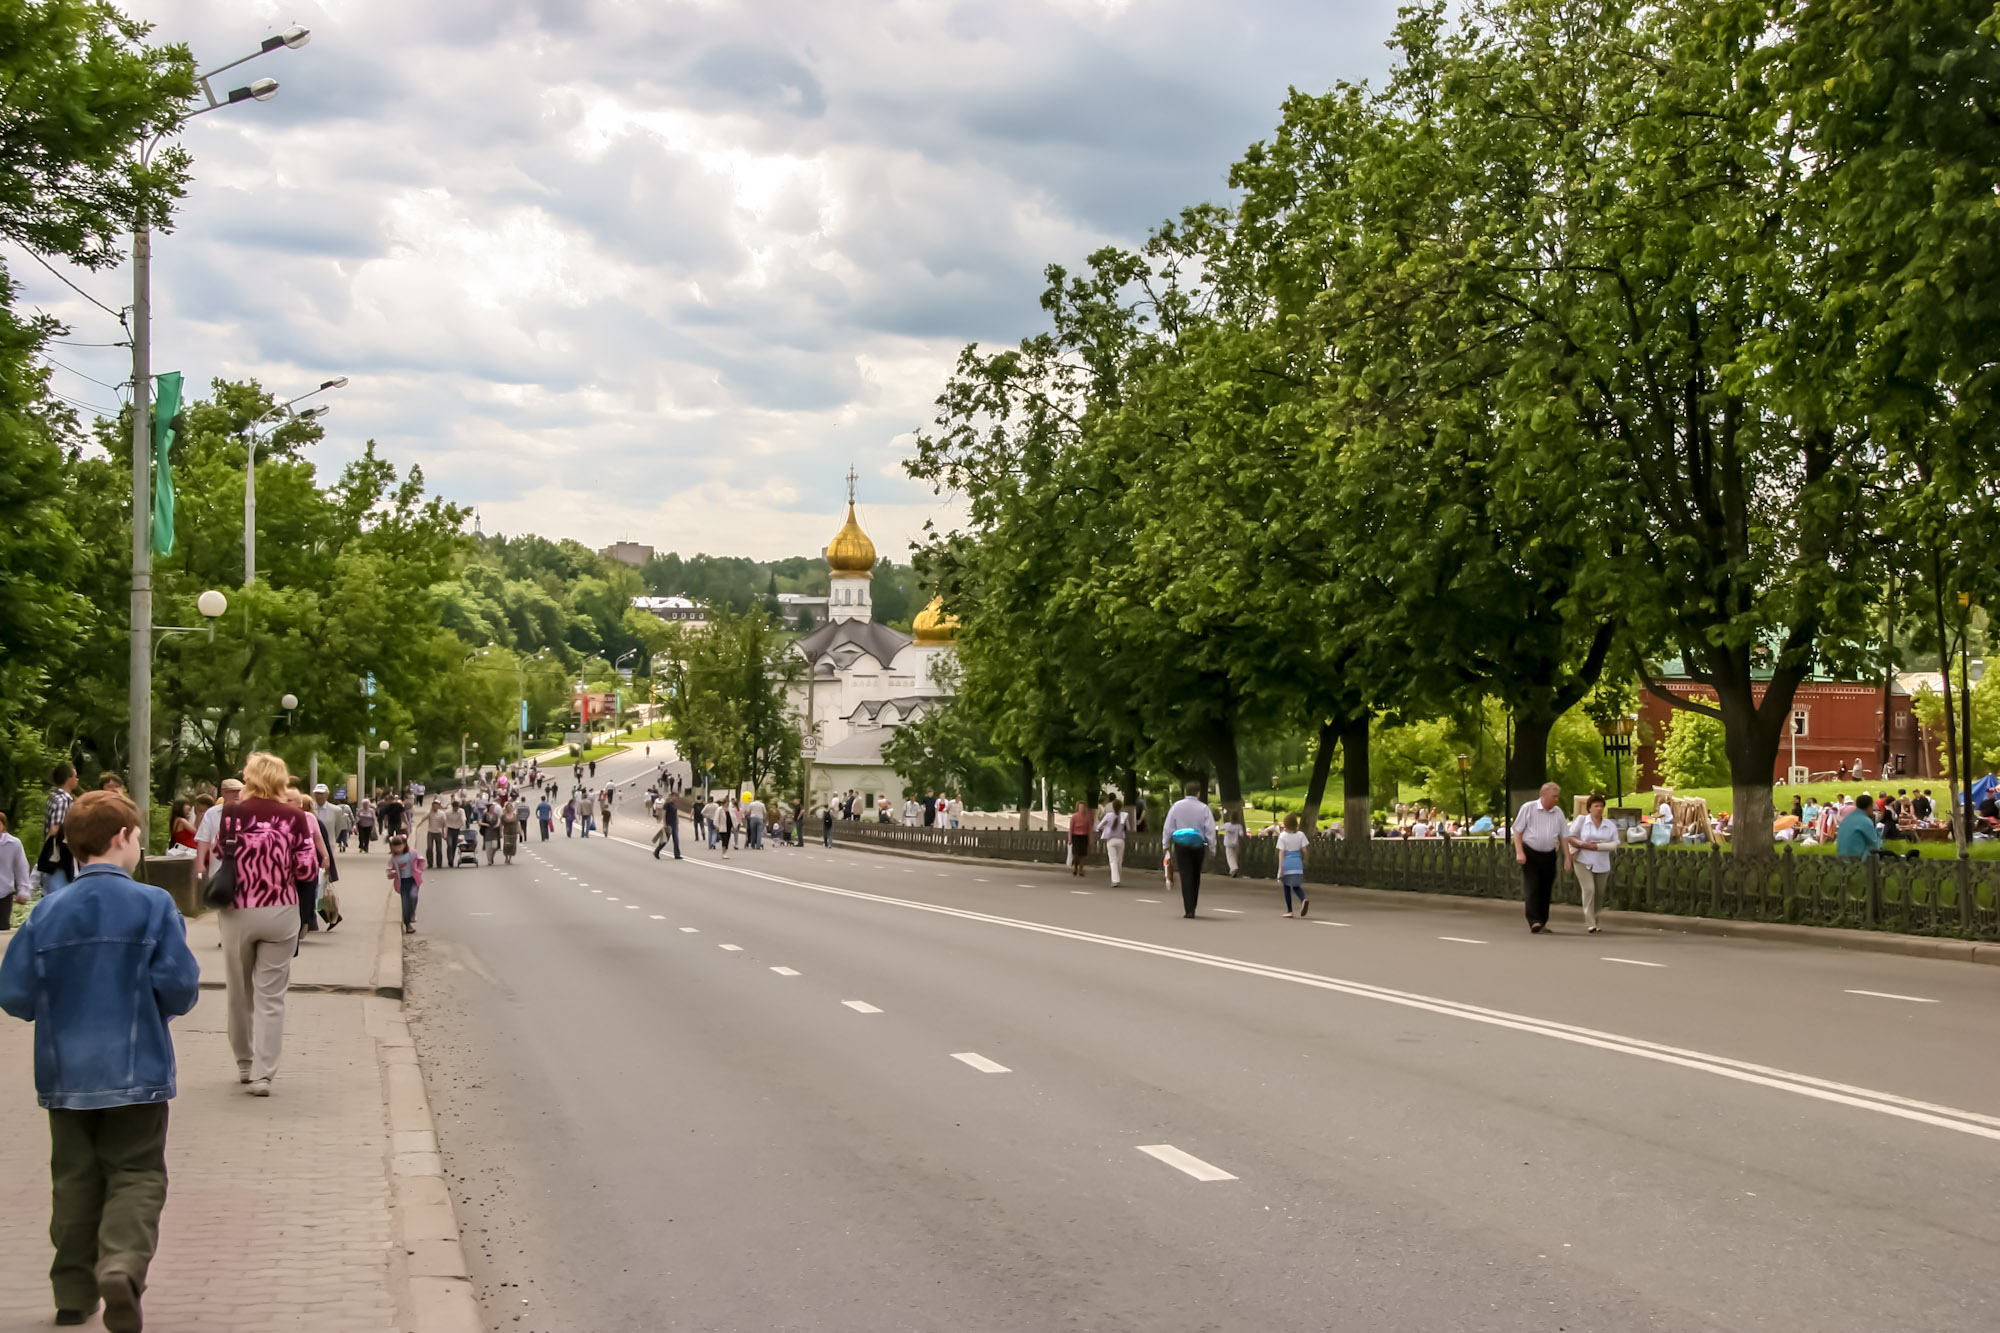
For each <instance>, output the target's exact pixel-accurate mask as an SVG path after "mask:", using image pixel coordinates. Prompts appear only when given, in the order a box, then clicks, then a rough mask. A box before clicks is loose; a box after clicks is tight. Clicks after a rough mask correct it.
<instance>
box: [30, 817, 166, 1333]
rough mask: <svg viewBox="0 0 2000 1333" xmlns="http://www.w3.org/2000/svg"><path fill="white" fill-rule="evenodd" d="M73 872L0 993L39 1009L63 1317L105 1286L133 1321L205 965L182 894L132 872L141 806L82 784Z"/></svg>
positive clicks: (116, 1311)
mask: <svg viewBox="0 0 2000 1333" xmlns="http://www.w3.org/2000/svg"><path fill="white" fill-rule="evenodd" d="M63 834H64V836H65V837H66V838H67V839H68V842H69V848H70V852H71V854H72V855H73V856H75V858H76V861H77V873H76V879H75V881H74V882H73V883H72V884H71V885H70V886H69V887H68V888H66V889H65V890H64V891H63V892H61V893H59V894H56V895H54V896H52V897H47V898H44V899H43V900H42V901H41V903H40V904H39V905H37V906H36V908H35V911H34V913H33V915H31V916H30V917H29V918H28V920H27V922H26V924H24V925H23V926H22V927H21V929H20V930H19V931H18V932H16V933H15V936H14V940H13V943H12V945H11V946H10V947H9V948H8V950H7V956H6V958H5V959H4V960H0V1009H4V1010H5V1011H6V1012H8V1013H10V1014H12V1015H13V1016H14V1017H16V1018H23V1019H28V1020H30V1021H31V1022H33V1023H34V1025H35V1091H36V1093H37V1094H38V1095H39V1098H40V1100H41V1104H42V1105H43V1106H46V1107H47V1108H48V1110H49V1138H50V1141H51V1143H50V1153H49V1175H50V1177H51V1179H52V1183H53V1185H54V1205H53V1209H52V1217H51V1219H50V1222H49V1238H50V1239H51V1240H52V1241H54V1242H55V1247H56V1258H55V1263H54V1264H53V1265H51V1267H50V1268H49V1281H50V1283H51V1285H52V1286H53V1287H54V1288H55V1298H56V1322H57V1323H58V1324H81V1323H83V1322H84V1321H85V1320H87V1319H88V1318H90V1315H91V1312H92V1311H94V1310H95V1309H96V1308H97V1303H98V1301H99V1299H102V1300H103V1302H104V1327H105V1328H107V1329H109V1330H111V1333H139V1330H140V1329H141V1327H142V1325H143V1319H142V1316H141V1313H140V1308H139V1301H140V1296H141V1294H142V1293H143V1292H144V1291H145V1289H146V1269H147V1267H148V1265H150V1264H151V1263H152V1260H153V1251H154V1249H155V1247H156V1246H157V1245H158V1243H159V1237H160V1209H161V1208H162V1207H163V1206H164V1205H165V1203H166V1201H167V1101H168V1100H169V1099H170V1098H171V1097H172V1096H173V1095H174V1043H173V1039H172V1037H171V1036H169V1035H168V1032H167V1020H168V1019H170V1018H173V1017H175V1016H176V1015H179V1014H184V1013H186V1012H187V1011H188V1010H190V1009H192V1008H194V1002H195V996H196V994H197V988H198V986H199V985H200V982H201V969H200V967H199V966H198V965H197V964H196V963H195V960H194V954H193V953H192V952H191V951H190V950H189V949H188V945H187V930H186V927H185V926H184V925H183V924H182V922H181V914H180V909H178V908H177V907H175V906H174V900H173V899H172V898H171V897H169V896H168V895H167V893H166V891H165V890H163V889H156V888H153V887H151V886H149V885H145V884H141V883H139V882H138V881H137V880H134V879H133V878H132V871H133V870H135V869H137V868H138V865H139V851H140V846H139V812H138V810H137V808H136V807H134V806H133V804H132V803H131V802H130V801H128V800H126V799H125V798H124V797H123V796H121V795H119V794H117V793H115V792H108V791H94V792H90V793H88V794H87V795H84V796H80V797H78V798H77V800H76V803H75V804H74V805H72V806H71V807H70V810H69V818H68V820H67V821H66V822H65V823H64V824H63Z"/></svg>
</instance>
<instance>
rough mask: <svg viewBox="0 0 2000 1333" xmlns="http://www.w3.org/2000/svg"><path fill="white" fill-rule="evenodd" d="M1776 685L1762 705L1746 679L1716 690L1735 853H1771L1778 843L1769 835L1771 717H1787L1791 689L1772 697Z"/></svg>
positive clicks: (1774, 757) (1774, 740)
mask: <svg viewBox="0 0 2000 1333" xmlns="http://www.w3.org/2000/svg"><path fill="white" fill-rule="evenodd" d="M1777 692H1778V691H1777V683H1776V682H1775V681H1774V682H1773V683H1772V688H1771V691H1770V693H1767V694H1766V695H1765V696H1764V707H1763V708H1761V709H1760V708H1758V707H1756V706H1755V705H1754V704H1753V703H1752V702H1751V695H1750V690H1749V687H1748V684H1747V673H1746V683H1745V684H1744V686H1743V687H1741V688H1740V689H1736V690H1718V691H1717V692H1716V698H1717V700H1718V701H1719V702H1720V704H1721V706H1722V731H1723V736H1722V751H1723V753H1724V754H1725V755H1727V756H1728V757H1729V788H1730V792H1731V794H1732V796H1733V797H1734V800H1735V805H1736V817H1735V826H1736V827H1735V832H1734V833H1732V834H1731V835H1730V838H1729V842H1730V847H1731V848H1732V849H1733V850H1734V851H1735V853H1736V855H1737V856H1739V857H1743V856H1770V855H1771V854H1772V853H1773V851H1774V850H1775V848H1776V846H1777V843H1776V840H1775V839H1774V838H1773V837H1772V836H1771V820H1772V812H1771V809H1772V808H1771V774H1772V772H1773V771H1774V769H1775V768H1776V766H1777V763H1778V740H1779V733H1780V728H1779V727H1778V726H1777V725H1776V719H1780V718H1782V719H1785V720H1786V721H1787V723H1789V720H1790V717H1791V708H1792V702H1791V691H1790V690H1786V691H1784V693H1785V696H1786V697H1785V698H1784V699H1782V700H1777V701H1775V702H1776V703H1777V705H1778V706H1777V707H1773V706H1772V705H1773V703H1774V700H1773V699H1772V697H1771V695H1772V694H1774V693H1777Z"/></svg>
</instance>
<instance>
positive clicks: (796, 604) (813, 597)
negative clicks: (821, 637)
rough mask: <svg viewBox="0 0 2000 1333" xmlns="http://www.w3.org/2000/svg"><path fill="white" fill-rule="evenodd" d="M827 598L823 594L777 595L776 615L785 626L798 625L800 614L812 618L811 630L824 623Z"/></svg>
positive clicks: (789, 593) (786, 593) (791, 593)
mask: <svg viewBox="0 0 2000 1333" xmlns="http://www.w3.org/2000/svg"><path fill="white" fill-rule="evenodd" d="M828 602H829V598H828V596H827V594H825V593H810V592H781V593H779V594H778V614H779V617H780V618H781V619H782V620H783V621H784V622H785V624H786V625H787V626H793V625H797V624H798V623H799V614H800V613H801V612H803V613H805V614H806V615H809V616H811V617H812V623H813V628H815V629H817V628H819V627H820V626H821V625H824V624H825V623H826V616H827V606H828Z"/></svg>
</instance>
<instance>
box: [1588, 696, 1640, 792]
mask: <svg viewBox="0 0 2000 1333" xmlns="http://www.w3.org/2000/svg"><path fill="white" fill-rule="evenodd" d="M1638 722H1639V719H1637V718H1635V717H1631V716H1629V715H1621V716H1618V717H1613V718H1607V719H1606V720H1604V721H1603V722H1600V723H1598V726H1597V734H1598V736H1599V737H1601V738H1602V739H1603V741H1604V753H1605V755H1606V756H1608V757H1609V758H1610V760H1611V780H1612V784H1613V786H1615V787H1616V788H1617V792H1618V794H1617V796H1616V797H1615V798H1613V799H1615V800H1616V802H1617V803H1618V804H1619V805H1623V804H1625V768H1624V764H1623V762H1622V761H1623V760H1624V758H1625V756H1626V755H1628V754H1630V753H1632V732H1633V730H1634V729H1635V728H1636V727H1637V726H1638ZM1634 781H1637V777H1636V775H1635V776H1634Z"/></svg>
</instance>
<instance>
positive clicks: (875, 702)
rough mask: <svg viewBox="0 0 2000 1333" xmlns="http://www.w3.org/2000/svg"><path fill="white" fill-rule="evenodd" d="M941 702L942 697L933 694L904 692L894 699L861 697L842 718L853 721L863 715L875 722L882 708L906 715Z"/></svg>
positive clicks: (879, 717)
mask: <svg viewBox="0 0 2000 1333" xmlns="http://www.w3.org/2000/svg"><path fill="white" fill-rule="evenodd" d="M943 702H945V701H944V700H943V699H941V698H939V697H938V696H937V695H934V694H905V695H901V696H899V697H897V698H894V699H863V700H862V701H861V702H860V703H858V704H856V705H855V706H854V711H853V712H851V713H849V714H848V715H847V716H846V718H844V719H843V720H844V721H847V722H853V721H856V720H858V719H860V718H863V717H865V718H867V719H868V720H869V721H870V722H876V721H879V720H880V719H881V717H882V710H883V709H884V708H893V709H895V710H896V712H897V714H898V715H900V716H902V717H908V716H910V714H912V713H914V712H916V711H918V710H919V709H924V708H934V707H936V706H937V705H938V704H941V703H943Z"/></svg>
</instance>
